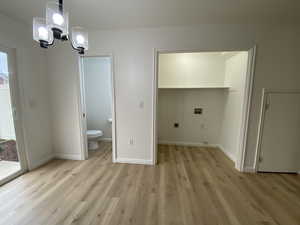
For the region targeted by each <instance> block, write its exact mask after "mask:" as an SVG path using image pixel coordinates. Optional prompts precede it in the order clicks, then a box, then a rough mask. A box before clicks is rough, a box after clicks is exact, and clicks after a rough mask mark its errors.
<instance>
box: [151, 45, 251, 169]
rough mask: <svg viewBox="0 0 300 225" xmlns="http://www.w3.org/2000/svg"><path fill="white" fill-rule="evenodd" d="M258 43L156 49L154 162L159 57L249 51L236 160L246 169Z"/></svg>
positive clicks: (153, 157) (153, 158)
mask: <svg viewBox="0 0 300 225" xmlns="http://www.w3.org/2000/svg"><path fill="white" fill-rule="evenodd" d="M256 49H257V47H256V45H254V46H253V47H252V48H248V49H214V50H206V49H205V50H203V49H202V50H201V49H200V50H199V49H186V50H182V49H180V50H179V49H173V50H170V49H169V50H166V49H154V79H153V99H152V102H153V118H152V121H153V123H152V131H153V132H152V149H153V150H152V164H153V165H155V164H157V146H158V136H157V133H158V132H157V113H158V111H157V108H158V107H157V104H158V58H159V54H161V53H192V52H226V51H228V52H230V51H247V52H248V63H247V75H246V88H245V93H244V101H243V102H244V104H243V108H242V125H241V129H240V134H239V137H240V142H239V145H238V146H239V149H238V152H237V159H236V162H235V168H236V169H237V170H239V171H241V172H244V171H245V158H246V145H247V138H248V127H249V115H250V107H251V102H252V90H253V82H254V74H255V64H256V60H255V57H256Z"/></svg>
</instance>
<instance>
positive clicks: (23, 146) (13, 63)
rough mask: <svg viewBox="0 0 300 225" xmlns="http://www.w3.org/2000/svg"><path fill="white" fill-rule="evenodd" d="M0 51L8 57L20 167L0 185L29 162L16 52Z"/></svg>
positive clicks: (22, 170) (8, 48) (24, 169)
mask: <svg viewBox="0 0 300 225" xmlns="http://www.w3.org/2000/svg"><path fill="white" fill-rule="evenodd" d="M0 51H2V52H5V53H7V57H8V70H9V86H10V88H9V89H10V95H11V107H12V110H13V120H14V127H15V133H16V140H17V153H18V158H19V163H20V167H21V169H20V171H18V172H16V173H15V174H12V175H10V176H8V177H7V178H5V179H3V180H2V181H0V183H1V184H3V183H6V182H8V181H10V180H12V179H14V178H15V177H17V176H19V175H21V174H23V173H25V172H26V171H27V170H28V167H29V165H30V163H31V162H30V161H29V159H30V157H29V154H28V140H27V138H26V126H25V123H24V121H25V115H24V113H23V109H24V108H26V106H25V101H23V99H22V96H24V94H23V92H24V89H23V86H22V85H20V83H19V80H20V79H22V77H19V76H18V65H17V50H16V49H15V48H10V47H4V46H2V45H1V46H0ZM21 83H22V82H21Z"/></svg>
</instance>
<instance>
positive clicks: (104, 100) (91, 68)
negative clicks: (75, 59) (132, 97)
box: [83, 57, 112, 140]
mask: <svg viewBox="0 0 300 225" xmlns="http://www.w3.org/2000/svg"><path fill="white" fill-rule="evenodd" d="M83 70H84V83H85V84H84V85H85V101H86V115H87V129H88V130H102V131H103V134H104V135H103V139H108V140H111V137H112V129H111V128H112V124H111V123H110V122H109V121H108V119H110V118H112V88H111V59H110V57H85V58H83Z"/></svg>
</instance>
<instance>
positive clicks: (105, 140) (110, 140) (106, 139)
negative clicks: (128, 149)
mask: <svg viewBox="0 0 300 225" xmlns="http://www.w3.org/2000/svg"><path fill="white" fill-rule="evenodd" d="M99 140H100V141H104V142H112V138H100V139H99Z"/></svg>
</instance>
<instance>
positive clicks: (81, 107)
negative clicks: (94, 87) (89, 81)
mask: <svg viewBox="0 0 300 225" xmlns="http://www.w3.org/2000/svg"><path fill="white" fill-rule="evenodd" d="M78 68H79V73H78V76H77V90H78V92H77V102H78V115H79V130H80V145H81V160H85V159H88V140H87V135H86V131H87V128H86V108H85V107H86V106H85V99H84V94H83V93H85V90H84V78H83V76H84V75H83V69H82V58H81V57H78Z"/></svg>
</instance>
